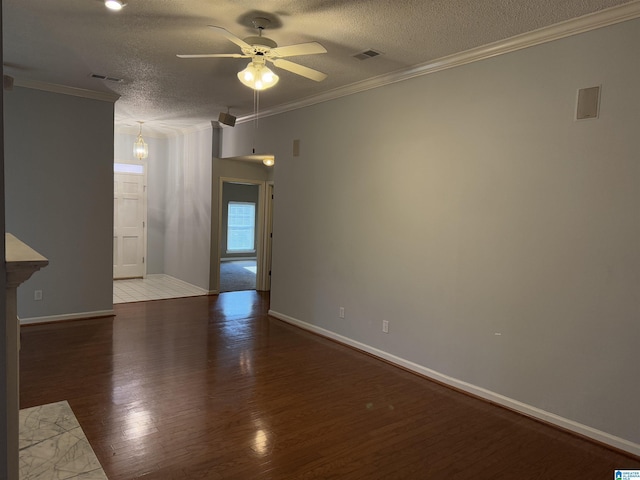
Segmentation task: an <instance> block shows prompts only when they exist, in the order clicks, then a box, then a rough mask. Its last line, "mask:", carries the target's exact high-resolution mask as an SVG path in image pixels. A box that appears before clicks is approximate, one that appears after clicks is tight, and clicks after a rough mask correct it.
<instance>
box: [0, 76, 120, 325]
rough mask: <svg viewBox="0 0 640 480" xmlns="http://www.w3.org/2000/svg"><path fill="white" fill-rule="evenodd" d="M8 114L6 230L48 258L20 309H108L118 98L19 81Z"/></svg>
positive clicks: (46, 312)
mask: <svg viewBox="0 0 640 480" xmlns="http://www.w3.org/2000/svg"><path fill="white" fill-rule="evenodd" d="M4 120H5V181H6V230H7V231H8V232H10V233H13V234H14V235H15V236H17V237H18V238H20V239H21V240H22V241H24V242H25V243H27V244H28V245H29V246H31V247H32V248H34V249H35V250H37V251H38V252H39V253H41V254H42V255H44V256H45V257H47V258H48V259H49V266H48V267H47V268H46V269H43V270H42V271H41V272H38V274H37V275H34V276H33V277H32V278H31V279H30V280H28V281H27V282H25V283H24V284H23V285H22V286H21V287H20V288H19V289H18V314H19V316H20V317H21V318H33V317H44V316H55V315H67V314H75V313H85V312H99V311H108V310H111V309H112V307H113V303H112V302H113V290H112V275H113V260H112V255H113V247H112V237H113V200H112V197H113V104H112V103H109V102H102V101H98V100H90V99H85V98H79V97H73V96H68V95H61V94H56V93H49V92H43V91H38V90H30V89H25V88H20V87H16V88H14V90H13V91H11V92H7V93H6V95H5V105H4ZM36 289H37V290H42V291H43V299H42V300H41V301H34V299H33V298H34V290H36Z"/></svg>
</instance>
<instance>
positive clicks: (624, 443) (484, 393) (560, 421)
mask: <svg viewBox="0 0 640 480" xmlns="http://www.w3.org/2000/svg"><path fill="white" fill-rule="evenodd" d="M269 315H270V316H272V317H275V318H277V319H279V320H282V321H284V322H287V323H289V324H291V325H295V326H297V327H300V328H303V329H305V330H308V331H310V332H313V333H316V334H318V335H321V336H323V337H326V338H330V339H332V340H335V341H337V342H340V343H343V344H345V345H348V346H350V347H353V348H356V349H358V350H361V351H363V352H366V353H369V354H371V355H374V356H376V357H379V358H382V359H384V360H386V361H388V362H390V363H392V364H394V365H398V366H401V367H403V368H406V369H408V370H411V371H413V372H416V373H418V374H420V375H423V376H425V377H428V378H432V379H433V380H436V381H438V382H440V383H444V384H445V385H449V386H451V387H454V388H457V389H459V390H462V391H464V392H467V393H470V394H471V395H474V396H476V397H480V398H483V399H485V400H488V401H490V402H493V403H496V404H498V405H502V406H504V407H507V408H509V409H511V410H514V411H516V412H519V413H522V414H524V415H528V416H530V417H533V418H537V419H539V420H542V421H543V422H546V423H550V424H553V425H556V426H558V427H560V428H563V429H565V430H569V431H571V432H574V433H577V434H579V435H583V436H585V437H588V438H591V439H593V440H596V441H598V442H601V443H605V444H607V445H611V446H612V447H615V448H618V449H620V450H624V451H625V452H629V453H631V454H633V455H636V456H640V444H637V443H633V442H631V441H629V440H625V439H624V438H620V437H616V436H615V435H611V434H609V433H606V432H603V431H601V430H597V429H595V428H592V427H589V426H587V425H583V424H581V423H578V422H574V421H573V420H569V419H567V418H564V417H561V416H559V415H556V414H553V413H550V412H546V411H544V410H541V409H539V408H537V407H534V406H531V405H528V404H526V403H522V402H519V401H518V400H514V399H512V398H509V397H505V396H504V395H500V394H499V393H495V392H492V391H490V390H487V389H484V388H482V387H478V386H476V385H472V384H470V383H467V382H464V381H462V380H458V379H456V378H453V377H450V376H448V375H444V374H442V373H440V372H437V371H435V370H431V369H430V368H427V367H423V366H422V365H418V364H416V363H413V362H410V361H409V360H405V359H404V358H401V357H397V356H395V355H392V354H390V353H387V352H385V351H383V350H379V349H377V348H375V347H372V346H370V345H366V344H364V343H361V342H358V341H356V340H352V339H351V338H348V337H344V336H342V335H340V334H337V333H335V332H332V331H330V330H326V329H324V328H321V327H318V326H316V325H312V324H310V323H307V322H303V321H302V320H298V319H296V318H293V317H290V316H288V315H284V314H282V313H279V312H276V311H274V310H269Z"/></svg>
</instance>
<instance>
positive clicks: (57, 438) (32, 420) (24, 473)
mask: <svg viewBox="0 0 640 480" xmlns="http://www.w3.org/2000/svg"><path fill="white" fill-rule="evenodd" d="M66 479H73V480H106V479H107V476H106V475H105V473H104V471H103V470H102V467H101V466H100V462H99V461H98V459H97V458H96V456H95V454H94V452H93V449H92V448H91V445H89V441H88V440H87V437H86V436H85V434H84V432H83V431H82V428H81V427H80V424H79V423H78V420H77V419H76V417H75V415H74V414H73V411H72V410H71V407H70V406H69V404H68V403H67V402H66V401H62V402H57V403H50V404H48V405H41V406H39V407H32V408H25V409H23V410H20V480H66Z"/></svg>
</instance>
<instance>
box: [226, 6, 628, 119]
mask: <svg viewBox="0 0 640 480" xmlns="http://www.w3.org/2000/svg"><path fill="white" fill-rule="evenodd" d="M638 17H640V0H633V1H632V2H630V3H626V4H624V5H619V6H616V7H611V8H607V9H604V10H601V11H599V12H594V13H590V14H587V15H584V16H582V17H577V18H573V19H570V20H566V21H564V22H560V23H556V24H554V25H550V26H548V27H543V28H540V29H538V30H533V31H531V32H527V33H523V34H520V35H516V36H514V37H510V38H507V39H504V40H499V41H497V42H493V43H489V44H487V45H482V46H480V47H476V48H472V49H470V50H465V51H464V52H460V53H455V54H453V55H448V56H446V57H441V58H438V59H436V60H432V61H429V62H425V63H421V64H418V65H414V66H412V67H409V68H406V69H402V70H397V71H395V72H392V73H388V74H385V75H380V76H377V77H372V78H370V79H367V80H364V81H361V82H357V83H352V84H351V85H347V86H345V87H339V88H336V89H333V90H329V91H327V92H324V93H321V94H319V95H313V96H310V97H306V98H303V99H300V100H297V101H295V102H290V103H284V104H281V105H278V106H275V107H273V108H269V109H266V110H261V111H260V117H261V118H264V117H269V116H272V115H277V114H280V113H285V112H289V111H292V110H297V109H300V108H304V107H309V106H311V105H316V104H318V103H323V102H328V101H329V100H335V99H337V98H340V97H345V96H347V95H353V94H355V93H360V92H364V91H366V90H371V89H373V88H379V87H383V86H385V85H390V84H393V83H397V82H401V81H403V80H408V79H410V78H414V77H419V76H422V75H429V74H431V73H436V72H440V71H442V70H447V69H449V68H455V67H459V66H462V65H466V64H469V63H473V62H478V61H480V60H485V59H488V58H492V57H496V56H499V55H504V54H506V53H511V52H515V51H517V50H522V49H525V48H529V47H533V46H535V45H540V44H543V43H548V42H553V41H555V40H560V39H562V38H566V37H570V36H573V35H578V34H580V33H585V32H589V31H591V30H596V29H598V28H603V27H607V26H609V25H614V24H616V23H621V22H626V21H628V20H633V19H635V18H638ZM253 118H254V115H253V114H251V115H246V116H243V117H238V119H237V120H236V123H243V122H247V121H251V120H253Z"/></svg>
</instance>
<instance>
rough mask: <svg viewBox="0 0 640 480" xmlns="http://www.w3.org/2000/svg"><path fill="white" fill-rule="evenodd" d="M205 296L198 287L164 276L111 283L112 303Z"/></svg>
mask: <svg viewBox="0 0 640 480" xmlns="http://www.w3.org/2000/svg"><path fill="white" fill-rule="evenodd" d="M207 294H208V292H207V291H206V290H204V289H202V288H200V287H196V286H195V285H191V284H190V283H187V282H183V281H182V280H178V279H177V278H174V277H171V276H169V275H164V274H154V275H147V277H146V278H132V279H128V280H114V281H113V303H129V302H144V301H147V300H162V299H166V298H181V297H197V296H199V295H207Z"/></svg>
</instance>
